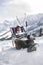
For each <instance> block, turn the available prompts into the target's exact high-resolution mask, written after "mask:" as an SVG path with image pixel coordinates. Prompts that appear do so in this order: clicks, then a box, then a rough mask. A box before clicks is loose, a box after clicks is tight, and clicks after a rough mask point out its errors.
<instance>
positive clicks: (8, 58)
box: [0, 37, 43, 65]
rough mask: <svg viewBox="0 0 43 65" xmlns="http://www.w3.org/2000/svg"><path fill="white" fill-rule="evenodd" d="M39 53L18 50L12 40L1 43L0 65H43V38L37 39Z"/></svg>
mask: <svg viewBox="0 0 43 65" xmlns="http://www.w3.org/2000/svg"><path fill="white" fill-rule="evenodd" d="M35 42H37V43H38V44H39V46H38V47H37V51H33V52H27V49H21V50H16V49H15V47H14V48H13V47H12V44H11V40H9V41H0V65H43V37H36V40H35Z"/></svg>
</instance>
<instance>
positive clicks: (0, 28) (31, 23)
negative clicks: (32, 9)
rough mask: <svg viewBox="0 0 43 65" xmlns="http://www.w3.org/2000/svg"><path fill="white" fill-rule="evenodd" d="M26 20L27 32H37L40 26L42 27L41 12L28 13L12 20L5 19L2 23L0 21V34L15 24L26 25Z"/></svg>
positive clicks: (42, 15) (42, 16)
mask: <svg viewBox="0 0 43 65" xmlns="http://www.w3.org/2000/svg"><path fill="white" fill-rule="evenodd" d="M26 21H27V31H28V33H30V32H31V33H33V32H37V30H39V29H40V28H41V27H42V28H43V14H37V15H28V16H26V17H25V16H23V17H21V18H17V19H15V20H13V21H8V20H5V21H4V22H3V23H0V34H1V33H3V32H5V31H7V30H9V28H10V27H15V26H17V25H20V26H21V25H23V26H24V27H25V26H26Z"/></svg>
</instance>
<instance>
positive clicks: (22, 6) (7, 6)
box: [0, 0, 43, 22]
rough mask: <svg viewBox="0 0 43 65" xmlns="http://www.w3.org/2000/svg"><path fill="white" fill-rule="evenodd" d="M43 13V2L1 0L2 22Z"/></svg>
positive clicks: (0, 15)
mask: <svg viewBox="0 0 43 65" xmlns="http://www.w3.org/2000/svg"><path fill="white" fill-rule="evenodd" d="M24 13H26V14H28V15H31V14H32V15H33V14H38V13H43V0H0V22H2V21H4V20H5V19H7V20H13V19H14V18H15V17H16V16H23V15H24Z"/></svg>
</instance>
